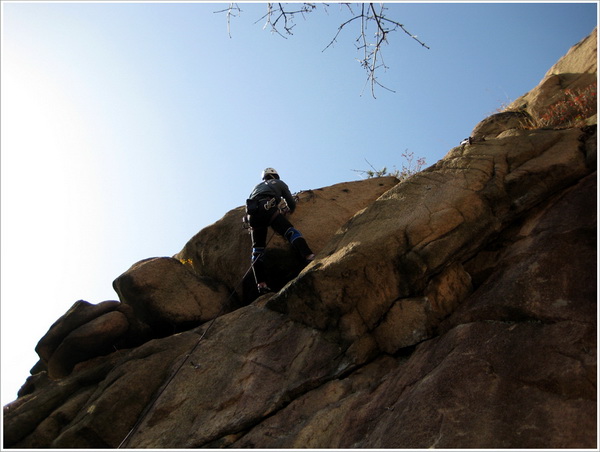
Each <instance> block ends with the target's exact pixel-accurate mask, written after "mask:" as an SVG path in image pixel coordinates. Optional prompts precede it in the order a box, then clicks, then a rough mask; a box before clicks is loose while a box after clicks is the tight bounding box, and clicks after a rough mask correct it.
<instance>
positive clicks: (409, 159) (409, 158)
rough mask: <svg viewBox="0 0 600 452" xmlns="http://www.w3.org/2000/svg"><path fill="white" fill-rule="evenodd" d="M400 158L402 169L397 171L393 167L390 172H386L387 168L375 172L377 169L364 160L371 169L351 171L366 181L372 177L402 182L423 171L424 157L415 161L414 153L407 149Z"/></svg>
mask: <svg viewBox="0 0 600 452" xmlns="http://www.w3.org/2000/svg"><path fill="white" fill-rule="evenodd" d="M401 156H402V158H403V159H404V163H402V169H398V168H396V166H395V165H394V169H393V170H391V171H388V169H387V166H384V167H383V168H381V169H380V170H377V169H375V167H374V166H373V165H371V163H370V162H369V161H368V160H367V159H365V161H366V162H367V163H368V164H369V166H370V167H371V169H370V170H353V171H356V172H357V173H361V174H362V175H363V176H366V177H367V178H368V179H370V178H372V177H385V176H394V177H395V178H397V179H398V180H400V181H403V180H405V179H408V178H409V177H410V176H412V175H413V174H416V173H418V172H420V171H421V170H422V169H423V167H424V166H425V157H419V158H417V159H416V160H415V153H414V152H408V149H407V150H405V151H404V152H403V153H402V154H401Z"/></svg>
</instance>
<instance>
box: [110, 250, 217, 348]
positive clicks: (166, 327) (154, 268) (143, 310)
mask: <svg viewBox="0 0 600 452" xmlns="http://www.w3.org/2000/svg"><path fill="white" fill-rule="evenodd" d="M113 287H114V289H115V291H116V292H117V294H118V295H119V299H120V300H121V302H122V303H124V304H126V305H129V306H131V307H132V308H133V311H134V313H135V315H136V317H137V318H139V319H140V320H141V321H142V322H144V323H146V324H147V325H149V326H150V328H151V329H152V331H153V332H154V335H155V336H165V335H168V334H173V333H174V332H177V331H182V330H184V329H189V328H191V327H194V326H197V325H199V324H200V323H203V322H206V321H207V320H210V319H212V318H213V317H215V316H216V315H217V314H219V313H220V312H221V309H222V308H226V307H227V306H226V304H227V302H228V301H229V300H228V298H229V292H228V291H227V288H226V287H225V286H224V285H223V284H221V283H220V282H219V281H215V280H211V279H209V278H207V277H198V276H197V275H196V274H194V272H192V271H191V270H189V268H188V266H187V265H185V264H184V263H182V262H180V261H178V260H177V259H174V258H171V257H158V258H152V259H145V260H143V261H140V262H138V263H136V264H134V265H132V266H131V268H129V269H128V270H127V271H126V272H124V273H123V274H121V275H120V276H119V277H118V278H117V279H115V280H114V282H113ZM225 312H226V311H225Z"/></svg>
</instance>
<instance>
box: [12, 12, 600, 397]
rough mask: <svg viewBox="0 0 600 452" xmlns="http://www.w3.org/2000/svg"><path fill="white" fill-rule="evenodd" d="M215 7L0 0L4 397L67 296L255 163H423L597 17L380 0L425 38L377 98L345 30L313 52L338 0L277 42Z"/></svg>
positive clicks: (317, 175)
mask: <svg viewBox="0 0 600 452" xmlns="http://www.w3.org/2000/svg"><path fill="white" fill-rule="evenodd" d="M226 5H227V4H226V3H218V4H207V3H175V2H169V3H144V2H138V3H119V2H106V3H93V2H81V3H79V2H63V3H52V2H32V3H25V2H23V3H22V2H2V93H1V94H2V96H1V98H2V145H1V146H2V148H1V171H2V173H1V184H2V185H1V196H2V199H1V208H2V212H1V221H2V224H1V233H2V237H1V240H2V247H1V251H2V262H1V263H2V266H1V271H2V275H1V279H2V284H1V319H2V320H1V322H2V329H1V332H2V343H1V345H2V351H1V355H2V367H1V369H2V380H1V381H2V403H3V405H4V404H6V403H8V402H10V401H12V400H14V399H15V398H16V392H17V390H18V388H19V387H20V386H21V385H22V384H23V383H24V381H25V379H26V377H27V376H28V374H29V369H30V368H31V367H32V366H33V365H34V364H35V363H36V361H37V355H36V354H35V352H34V348H35V345H36V344H37V342H38V340H39V339H40V338H41V337H42V336H43V335H44V334H45V333H46V331H47V330H48V328H49V327H50V325H51V324H52V323H53V322H54V321H55V320H56V319H58V317H60V316H61V315H63V314H64V313H65V312H66V311H67V309H68V308H69V307H70V306H71V305H72V304H73V303H74V302H75V301H77V300H79V299H83V300H86V301H89V302H91V303H99V302H101V301H104V300H111V299H117V298H116V297H117V295H116V293H115V292H114V291H113V289H112V281H113V280H114V279H115V278H116V277H117V276H119V275H120V274H121V273H122V272H124V271H126V270H127V269H128V268H129V267H130V266H131V265H132V264H134V263H135V262H137V261H139V260H141V259H145V258H148V257H154V256H172V255H173V254H175V253H177V252H178V251H179V250H181V248H182V247H183V246H184V245H185V243H186V242H187V241H188V240H189V239H190V238H191V237H192V236H193V235H194V234H195V233H196V232H198V231H199V230H200V229H202V228H203V227H205V226H208V225H210V224H212V223H213V222H215V221H216V220H218V219H219V218H221V217H222V216H223V215H224V214H225V213H226V212H228V211H229V210H231V209H233V208H235V207H238V206H240V205H242V204H243V203H244V200H245V199H246V197H247V195H248V194H249V193H250V191H251V189H252V187H253V186H254V184H256V183H257V182H258V181H259V175H260V172H261V170H262V169H263V168H264V167H267V166H272V167H275V168H276V169H277V170H278V171H279V172H280V174H281V176H282V178H283V179H284V180H285V181H286V182H287V183H288V185H289V186H290V188H291V189H292V191H294V192H296V191H300V190H306V189H314V188H319V187H324V186H328V185H332V184H335V183H339V182H345V181H350V180H356V179H360V178H362V175H361V174H360V173H358V172H356V171H354V170H366V169H369V166H368V164H367V163H366V161H365V160H368V161H369V162H370V163H371V164H373V166H375V167H376V168H378V169H379V168H381V167H383V166H387V167H388V168H392V167H393V166H394V165H395V166H397V167H398V168H400V167H401V166H402V164H403V163H404V161H403V159H402V157H401V154H402V153H403V152H404V151H405V150H408V151H409V152H413V153H414V155H415V157H424V158H425V159H426V161H427V166H429V165H431V164H433V163H435V162H436V161H437V160H439V159H440V158H442V157H443V156H444V155H445V154H446V153H447V152H448V151H449V150H450V149H451V148H452V147H454V146H457V145H458V144H459V142H460V140H462V139H463V138H465V137H467V136H468V135H469V134H470V132H471V130H472V129H473V127H474V126H475V125H476V124H477V123H478V122H479V121H480V120H482V119H484V118H485V117H486V116H489V115H490V114H493V113H494V112H495V111H496V110H497V109H498V108H500V107H502V106H503V105H505V104H507V103H509V102H510V101H512V100H514V99H516V98H517V97H519V96H520V95H522V94H524V93H526V92H527V91H529V90H530V89H532V88H533V87H534V86H535V85H537V83H538V82H539V81H540V80H541V78H542V77H543V76H544V74H545V73H546V71H547V70H548V69H549V68H550V67H551V66H552V65H553V64H554V63H555V62H556V61H557V60H558V59H559V58H560V57H561V56H562V55H564V54H565V53H566V52H567V51H568V49H569V48H570V47H571V46H572V45H574V44H576V43H577V42H579V41H580V40H581V39H583V38H584V37H586V36H587V35H588V34H589V33H590V32H591V31H592V30H593V29H594V27H595V26H596V25H597V6H596V3H595V2H588V3H574V2H568V3H527V4H522V3H391V4H388V5H387V6H388V8H389V10H388V12H387V14H388V16H389V17H390V18H392V19H394V20H397V21H399V22H401V23H403V24H404V25H405V26H406V28H407V29H408V30H409V31H410V32H411V33H413V34H415V35H417V36H418V37H419V39H421V40H422V41H424V42H425V43H426V44H427V45H428V46H429V47H430V49H429V50H427V49H424V48H423V47H421V46H420V45H419V44H417V43H416V42H415V41H413V40H412V39H410V38H409V37H407V36H406V35H405V34H404V33H402V32H400V31H398V32H395V33H392V34H391V35H390V36H389V45H388V46H386V47H385V48H384V51H383V52H384V53H383V55H384V58H385V63H386V65H387V66H388V67H389V69H388V70H387V71H386V72H385V73H381V74H380V78H379V80H380V81H381V83H383V84H384V85H385V86H387V87H389V88H390V89H393V90H395V93H392V92H388V91H385V90H381V89H379V90H377V91H376V96H377V98H376V99H374V98H373V97H372V96H371V95H370V92H369V89H368V87H367V88H365V81H366V76H365V73H364V72H363V70H362V69H361V68H360V66H359V63H358V62H357V61H356V59H357V58H359V57H360V54H359V53H358V52H357V51H356V48H355V44H354V41H355V39H356V37H357V36H358V33H359V30H358V28H356V27H350V26H349V27H348V28H347V29H344V30H343V32H342V33H341V35H340V36H339V38H338V43H336V44H335V45H334V46H332V47H330V48H328V49H327V50H326V51H323V49H324V48H325V47H326V46H327V44H329V42H330V41H331V39H332V38H333V36H334V35H335V33H336V31H337V27H338V26H339V25H340V24H341V23H342V22H343V21H345V20H347V19H348V18H350V16H349V15H348V13H346V12H345V10H344V9H343V8H340V6H339V5H335V4H333V5H331V6H330V7H329V8H328V9H327V11H326V12H324V10H323V6H322V5H319V7H318V9H317V11H315V12H313V13H311V14H310V15H308V16H306V19H305V20H303V19H298V20H296V24H297V25H296V27H295V28H294V35H293V36H289V37H288V39H283V38H282V37H280V36H278V35H276V34H273V33H271V32H270V31H269V30H268V29H263V22H262V21H260V20H259V19H260V18H261V16H263V15H264V14H265V12H266V5H265V4H264V3H262V4H260V3H259V4H247V3H239V5H240V7H241V9H242V13H241V15H239V17H235V18H233V19H232V22H231V37H230V36H229V35H228V32H227V20H226V17H225V15H224V14H217V13H215V11H218V10H221V9H223V8H224V7H225V6H226ZM257 21H258V22H257ZM308 240H309V241H310V237H308ZM317 251H318V250H317ZM243 252H246V251H243Z"/></svg>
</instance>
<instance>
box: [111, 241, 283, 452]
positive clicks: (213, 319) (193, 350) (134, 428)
mask: <svg viewBox="0 0 600 452" xmlns="http://www.w3.org/2000/svg"><path fill="white" fill-rule="evenodd" d="M274 235H275V233H272V234H271V237H270V238H269V240H267V245H268V244H269V242H270V241H271V239H272V238H273V236H274ZM253 267H254V261H253V262H252V263H251V264H250V267H248V270H246V272H245V273H244V276H242V279H241V280H240V282H239V283H238V284H237V286H235V287H234V289H233V291H232V292H231V293H230V294H229V297H227V300H225V303H223V304H222V305H221V309H220V310H219V312H218V313H217V314H216V315H215V316H214V317H213V318H212V320H211V321H210V323H209V324H208V327H207V328H206V329H205V330H204V332H203V333H202V335H201V336H200V337H199V338H198V340H197V341H196V343H195V344H194V346H193V347H192V348H191V349H190V351H189V352H188V353H186V355H185V357H184V358H183V360H182V361H181V364H179V366H177V368H176V369H175V370H174V371H173V372H172V373H171V376H170V377H169V378H168V379H167V381H166V382H165V383H164V384H163V385H162V386H161V387H160V389H159V390H158V391H157V393H156V395H155V396H154V397H153V398H152V400H151V401H150V403H149V404H148V405H146V408H145V409H144V411H143V412H142V414H141V415H140V417H139V418H138V420H137V422H136V423H135V424H134V425H133V427H132V428H131V430H129V432H128V433H127V435H126V436H125V438H123V441H121V443H120V444H119V445H118V446H117V449H121V448H123V447H124V446H125V445H127V443H128V441H129V439H130V438H131V436H132V435H133V434H134V433H135V432H136V431H137V429H138V427H139V426H140V425H141V423H142V421H143V420H144V419H145V418H146V416H147V415H148V413H149V412H150V410H151V409H152V407H153V406H154V404H155V403H156V401H157V400H158V399H159V398H160V396H161V395H162V394H163V392H165V390H166V389H167V387H168V386H169V384H170V383H171V381H173V379H174V378H175V376H176V375H177V374H178V373H179V371H180V370H181V369H182V368H183V366H184V365H185V363H186V362H187V361H188V359H189V358H190V356H191V355H192V353H194V352H195V351H196V349H197V348H198V346H199V345H200V341H202V339H204V336H206V333H208V331H209V330H210V329H211V327H212V326H213V324H214V323H215V321H216V320H217V318H218V317H219V316H220V315H221V314H222V313H223V310H224V309H225V307H226V306H228V305H229V301H230V300H231V297H233V295H234V294H235V293H236V292H237V291H238V290H239V288H240V286H241V285H242V284H243V283H244V280H245V279H246V276H248V274H249V273H250V271H251V270H252V269H253Z"/></svg>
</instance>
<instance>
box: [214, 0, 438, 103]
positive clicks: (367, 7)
mask: <svg viewBox="0 0 600 452" xmlns="http://www.w3.org/2000/svg"><path fill="white" fill-rule="evenodd" d="M293 5H294V9H288V8H287V4H282V3H267V12H266V14H265V15H263V16H262V17H261V18H260V19H259V20H258V21H257V22H260V21H265V24H264V26H263V29H264V28H270V29H271V32H272V33H276V34H278V35H279V36H281V37H283V38H285V39H287V36H290V35H293V28H294V27H295V26H296V24H295V23H294V19H295V17H296V16H297V15H300V16H302V17H303V18H306V15H307V14H308V13H310V12H312V11H314V10H315V9H316V8H317V5H316V4H315V3H302V4H296V3H294V4H293ZM298 5H301V6H300V7H298ZM321 5H322V6H323V8H324V10H325V11H327V7H328V6H329V5H328V4H326V3H323V4H321ZM340 5H342V6H345V7H346V8H347V9H348V11H349V12H350V14H351V15H352V17H351V18H350V19H348V20H346V21H345V22H343V23H342V24H341V25H340V26H339V27H338V29H337V32H336V33H335V35H334V36H333V38H332V39H331V41H330V42H329V44H327V46H326V47H325V48H324V49H323V52H324V51H325V50H327V49H329V47H331V46H333V45H334V44H335V43H337V42H338V37H339V36H340V34H341V32H342V30H344V29H345V28H346V27H348V26H349V25H350V24H352V23H354V22H359V24H360V25H359V35H358V37H357V38H356V41H355V42H356V48H357V51H359V52H360V53H361V54H362V58H360V59H358V60H357V61H358V62H359V64H360V65H361V67H362V68H363V69H364V70H365V72H366V73H367V80H366V82H365V83H366V84H370V85H371V95H372V96H373V98H375V88H376V87H380V88H383V89H385V90H388V91H391V92H395V91H393V90H392V89H390V88H388V87H386V86H384V85H383V84H381V83H380V82H379V80H378V78H377V76H378V74H379V73H380V72H381V71H382V70H383V71H385V70H387V69H388V67H387V66H386V64H385V62H384V60H383V53H382V49H383V46H384V45H387V44H389V43H388V35H389V34H390V33H391V32H393V31H396V30H398V29H400V30H402V31H403V32H404V33H405V34H406V35H408V36H409V37H410V38H411V39H413V40H414V41H416V42H417V43H419V44H420V45H421V46H422V47H424V48H426V49H429V47H428V46H427V45H426V44H425V43H424V42H422V41H421V40H420V39H419V38H418V37H417V36H416V35H413V34H412V33H410V32H409V31H408V30H407V29H406V28H405V27H404V25H403V24H401V23H400V22H398V21H396V20H392V19H389V18H388V17H387V12H386V11H387V8H386V7H385V5H384V4H383V3H382V4H380V8H379V11H377V9H376V7H375V4H374V3H359V4H358V5H360V13H359V14H357V13H354V11H353V9H352V4H351V3H341V4H340ZM217 12H227V29H228V31H229V23H230V18H231V17H236V16H237V15H239V13H240V12H241V9H240V8H239V7H238V6H237V4H236V3H231V4H230V5H229V8H226V9H225V10H222V11H217ZM369 24H374V25H375V32H374V33H373V35H372V37H371V36H368V34H367V33H368V32H367V30H368V27H369ZM230 36H231V35H230Z"/></svg>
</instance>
